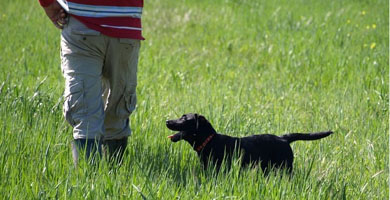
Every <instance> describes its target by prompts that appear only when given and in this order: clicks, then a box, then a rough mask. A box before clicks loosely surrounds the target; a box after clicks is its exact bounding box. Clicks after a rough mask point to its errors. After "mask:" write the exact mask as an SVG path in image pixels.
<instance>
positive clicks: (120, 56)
mask: <svg viewBox="0 0 390 200" xmlns="http://www.w3.org/2000/svg"><path fill="white" fill-rule="evenodd" d="M139 49H140V41H139V40H132V39H123V38H112V37H108V36H105V35H102V34H100V33H99V32H97V31H94V30H92V29H89V28H87V27H86V26H84V25H83V24H82V23H80V22H79V21H77V20H76V19H75V18H73V17H70V18H69V20H68V24H67V25H66V26H65V27H64V29H63V30H62V34H61V69H62V73H63V76H64V78H65V91H64V98H65V101H64V106H63V108H64V117H65V119H66V120H67V121H68V123H69V124H70V125H71V126H72V127H73V137H74V139H103V140H115V139H122V138H124V137H128V136H130V134H131V130H130V125H129V116H130V114H131V113H132V112H133V111H134V109H135V105H136V101H137V96H136V86H137V65H138V55H139Z"/></svg>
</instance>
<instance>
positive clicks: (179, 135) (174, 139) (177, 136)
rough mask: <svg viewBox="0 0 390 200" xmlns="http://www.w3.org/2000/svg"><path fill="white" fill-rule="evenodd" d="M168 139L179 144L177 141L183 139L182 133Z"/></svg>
mask: <svg viewBox="0 0 390 200" xmlns="http://www.w3.org/2000/svg"><path fill="white" fill-rule="evenodd" d="M168 138H169V139H171V141H172V142H177V141H179V140H181V139H182V137H181V134H180V133H176V134H173V135H170V136H168Z"/></svg>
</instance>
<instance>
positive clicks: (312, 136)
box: [280, 131, 333, 143]
mask: <svg viewBox="0 0 390 200" xmlns="http://www.w3.org/2000/svg"><path fill="white" fill-rule="evenodd" d="M332 133H333V131H326V132H318V133H307V134H305V133H291V134H286V135H282V136H280V137H281V138H282V139H284V140H286V141H287V142H288V143H291V142H294V141H297V140H319V139H321V138H324V137H327V136H329V135H330V134H332Z"/></svg>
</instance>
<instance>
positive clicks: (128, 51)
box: [103, 38, 140, 162]
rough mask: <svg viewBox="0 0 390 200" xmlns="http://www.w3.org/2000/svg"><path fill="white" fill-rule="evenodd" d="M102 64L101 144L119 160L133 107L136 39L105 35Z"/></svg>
mask: <svg viewBox="0 0 390 200" xmlns="http://www.w3.org/2000/svg"><path fill="white" fill-rule="evenodd" d="M109 41H110V42H109V44H108V48H107V56H106V60H105V63H104V67H103V77H104V91H105V95H104V97H105V99H104V101H105V120H104V127H105V135H104V141H103V145H104V146H105V149H106V152H108V154H109V158H110V159H111V160H113V159H114V160H117V161H118V162H121V161H122V156H123V152H124V151H125V149H126V146H127V138H128V137H129V136H130V134H131V129H130V124H129V116H130V114H131V113H132V112H133V110H134V109H135V105H136V101H137V96H136V86H137V65H138V54H139V49H140V41H139V40H131V39H119V38H109Z"/></svg>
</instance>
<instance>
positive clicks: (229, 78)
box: [0, 0, 389, 199]
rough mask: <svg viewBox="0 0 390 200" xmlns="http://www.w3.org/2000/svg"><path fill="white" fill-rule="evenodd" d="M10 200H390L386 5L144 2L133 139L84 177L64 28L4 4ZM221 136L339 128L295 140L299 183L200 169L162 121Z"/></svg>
mask: <svg viewBox="0 0 390 200" xmlns="http://www.w3.org/2000/svg"><path fill="white" fill-rule="evenodd" d="M0 7H1V8H2V9H1V11H0V180H1V181H0V198H1V199H52V198H55V199H57V198H58V199H82V198H85V199H388V197H389V184H388V183H389V146H388V144H389V137H388V133H389V67H388V66H389V65H388V64H389V2H388V1H385V0H359V1H357V0H340V1H330V0H327V1H317V0H276V1H271V0H241V1H237V0H214V1H207V0H197V1H195V0H181V1H175V0H164V1H163V0H153V1H146V2H145V8H144V14H143V26H144V36H145V37H146V40H145V41H144V42H142V49H141V57H140V63H139V74H138V78H139V84H138V88H137V92H138V104H137V109H136V111H135V112H134V113H133V115H132V116H131V126H132V130H133V135H132V136H131V138H130V140H129V148H128V151H127V155H126V156H125V160H124V163H123V165H122V166H121V167H119V168H118V167H113V168H112V167H109V166H108V165H107V164H105V163H104V162H103V163H102V164H101V165H99V167H98V168H95V169H90V168H88V167H87V166H86V163H83V162H82V163H81V166H80V167H79V168H74V167H73V163H72V157H71V152H70V142H71V141H72V136H71V129H70V127H69V126H68V125H67V124H66V123H65V122H64V119H63V116H62V102H63V98H62V91H63V84H64V80H63V78H62V75H61V70H60V57H59V50H60V47H59V38H60V37H59V36H60V31H59V30H57V29H55V27H54V26H53V25H52V24H51V23H50V22H49V20H48V18H47V17H46V16H45V14H44V12H43V9H42V8H40V6H39V4H38V2H37V1H35V0H34V1H32V0H28V1H26V0H15V1H6V0H2V1H0ZM187 112H198V113H200V114H203V115H204V116H206V118H208V119H209V120H210V122H211V123H212V124H213V125H214V127H215V129H216V130H217V131H218V132H220V133H225V134H229V135H233V136H245V135H250V134H257V133H273V134H277V135H281V134H284V133H288V132H311V131H324V130H333V131H335V134H334V135H332V136H330V137H328V138H326V139H323V140H320V141H315V142H295V143H293V145H292V147H293V150H294V154H295V162H294V168H295V173H294V174H295V175H294V176H293V178H292V179H290V180H289V179H287V178H280V176H279V175H272V176H270V177H269V178H268V179H266V178H264V177H263V176H262V174H261V173H260V172H258V171H257V170H251V169H247V170H243V171H241V172H240V171H239V170H238V167H237V166H235V167H233V169H232V170H231V171H228V172H225V173H221V174H215V173H214V172H213V171H208V172H203V171H202V169H201V167H200V165H199V161H198V159H197V157H196V153H195V152H194V151H193V150H192V149H191V147H190V146H189V145H188V144H186V143H184V142H181V143H171V142H170V141H169V140H168V139H167V138H166V136H168V135H170V134H172V133H171V132H170V131H169V130H168V129H167V128H166V127H165V120H166V119H169V118H176V117H179V116H181V115H182V114H183V113H187Z"/></svg>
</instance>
